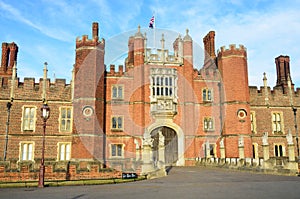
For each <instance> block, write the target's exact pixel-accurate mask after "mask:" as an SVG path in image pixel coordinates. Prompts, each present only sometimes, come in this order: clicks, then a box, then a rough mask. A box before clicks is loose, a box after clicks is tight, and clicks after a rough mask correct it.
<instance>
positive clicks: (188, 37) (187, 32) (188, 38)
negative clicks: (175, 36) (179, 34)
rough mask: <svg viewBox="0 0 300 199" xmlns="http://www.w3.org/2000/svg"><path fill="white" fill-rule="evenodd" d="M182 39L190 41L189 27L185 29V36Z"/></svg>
mask: <svg viewBox="0 0 300 199" xmlns="http://www.w3.org/2000/svg"><path fill="white" fill-rule="evenodd" d="M183 41H192V37H191V36H190V35H189V29H186V30H185V36H184V38H183Z"/></svg>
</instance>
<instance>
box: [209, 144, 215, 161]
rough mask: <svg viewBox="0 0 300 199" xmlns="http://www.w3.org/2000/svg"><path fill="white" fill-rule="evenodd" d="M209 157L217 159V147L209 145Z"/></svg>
mask: <svg viewBox="0 0 300 199" xmlns="http://www.w3.org/2000/svg"><path fill="white" fill-rule="evenodd" d="M212 152H213V154H212ZM209 156H210V157H214V158H215V157H217V145H216V144H213V143H209Z"/></svg>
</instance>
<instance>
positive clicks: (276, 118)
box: [272, 113, 282, 134]
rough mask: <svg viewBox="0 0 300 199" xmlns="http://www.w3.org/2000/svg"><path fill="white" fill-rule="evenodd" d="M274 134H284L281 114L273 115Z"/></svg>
mask: <svg viewBox="0 0 300 199" xmlns="http://www.w3.org/2000/svg"><path fill="white" fill-rule="evenodd" d="M272 128H273V133H280V134H281V133H282V122H281V114H280V113H272Z"/></svg>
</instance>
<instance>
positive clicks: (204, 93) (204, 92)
mask: <svg viewBox="0 0 300 199" xmlns="http://www.w3.org/2000/svg"><path fill="white" fill-rule="evenodd" d="M201 91H202V92H201V96H202V101H203V102H212V101H213V89H212V88H208V87H206V88H203V89H202V90H201ZM209 93H210V95H209ZM209 96H210V98H208V97H209Z"/></svg>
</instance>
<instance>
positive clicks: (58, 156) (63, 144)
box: [57, 142, 72, 161]
mask: <svg viewBox="0 0 300 199" xmlns="http://www.w3.org/2000/svg"><path fill="white" fill-rule="evenodd" d="M62 146H64V154H63V156H64V157H63V158H61V157H62V156H61V153H62V150H61V147H62ZM67 146H69V152H67ZM71 153H72V143H71V142H58V143H57V161H69V160H70V159H71Z"/></svg>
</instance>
